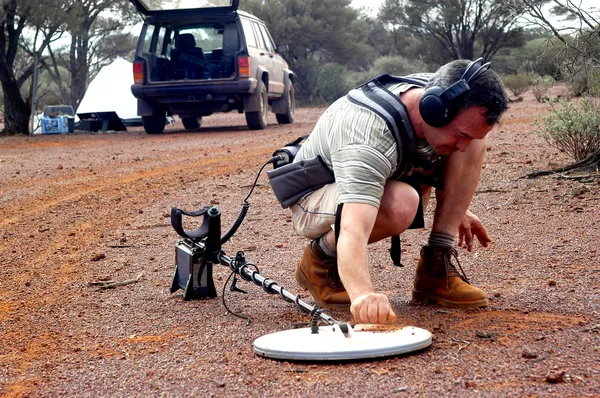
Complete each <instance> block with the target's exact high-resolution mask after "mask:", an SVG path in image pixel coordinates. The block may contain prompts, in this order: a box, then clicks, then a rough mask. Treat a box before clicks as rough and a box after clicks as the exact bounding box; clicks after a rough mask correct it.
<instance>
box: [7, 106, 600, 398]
mask: <svg viewBox="0 0 600 398" xmlns="http://www.w3.org/2000/svg"><path fill="white" fill-rule="evenodd" d="M322 112H323V109H300V110H298V113H297V119H298V122H297V123H295V124H293V125H288V126H278V125H275V124H271V125H269V126H268V128H267V129H266V130H265V131H258V132H251V131H248V130H247V128H246V127H245V121H244V118H243V115H219V116H213V117H209V118H206V120H205V121H204V123H203V127H202V128H201V129H200V130H198V131H192V132H186V131H184V130H182V129H181V126H180V125H177V124H176V125H175V126H170V127H168V129H167V132H166V133H165V134H163V135H158V136H149V135H146V134H145V133H143V132H142V131H141V130H140V129H139V128H137V129H132V130H130V131H129V132H126V133H106V134H73V135H57V136H35V137H2V138H0V263H1V264H0V395H1V396H5V397H21V396H77V397H98V396H106V397H108V396H110V397H118V396H200V395H206V396H267V395H269V396H270V395H281V396H317V395H318V396H461V397H463V396H503V397H504V396H515V397H517V396H518V397H521V396H559V397H563V396H578V397H580V396H600V338H599V336H600V335H599V332H600V314H599V311H600V282H599V280H600V246H599V242H600V216H599V210H600V189H599V188H600V186H599V185H598V182H599V179H598V178H596V179H595V180H594V182H593V183H591V184H590V183H587V184H583V183H581V182H579V181H576V180H570V179H564V178H557V176H553V177H542V178H538V179H533V180H531V179H523V178H522V177H523V176H524V175H525V174H527V173H528V172H531V171H534V170H538V169H547V168H551V167H555V166H558V165H562V164H567V163H569V159H568V158H567V157H566V156H565V155H564V154H562V153H559V152H558V151H557V150H555V149H552V148H550V147H549V145H548V144H546V143H545V142H544V141H543V140H542V139H541V138H539V137H538V136H536V135H535V134H533V132H532V131H533V129H534V127H533V123H532V121H533V117H534V116H536V115H540V114H545V113H548V112H549V108H548V105H545V104H538V103H537V102H535V100H534V99H533V97H532V96H531V95H526V96H525V100H524V101H523V102H520V103H515V104H513V105H512V108H511V110H510V111H509V112H508V114H507V115H506V116H505V118H504V121H503V123H502V125H500V126H498V127H497V128H496V129H495V130H494V131H493V132H492V134H491V141H490V146H489V151H488V154H487V155H488V156H487V160H486V165H485V168H484V170H483V177H482V180H481V182H480V184H479V188H478V191H477V194H476V196H475V198H474V201H473V204H472V207H471V210H472V211H473V212H474V213H476V214H477V215H479V216H480V218H481V219H482V221H483V222H484V224H485V225H486V226H487V228H488V231H489V232H490V234H491V236H492V237H493V239H494V243H493V244H492V245H491V247H490V248H488V249H483V248H480V247H477V248H476V249H475V250H474V252H473V253H468V252H466V250H464V249H461V250H460V258H461V262H462V265H463V268H464V269H465V271H466V272H467V274H468V275H469V276H470V278H471V279H472V282H473V283H474V284H475V285H477V286H479V287H481V288H483V289H484V290H486V291H487V292H488V294H489V295H490V297H491V299H492V300H491V303H490V306H489V307H488V308H487V309H482V310H456V309H447V308H443V307H438V306H419V305H413V304H411V303H410V292H411V282H412V278H413V274H414V271H415V266H416V259H417V256H418V250H419V248H420V245H421V243H422V242H423V241H425V240H426V239H427V236H428V231H427V230H426V229H425V230H419V231H410V232H408V233H406V234H405V236H404V237H403V249H404V253H403V262H404V263H405V264H406V267H405V268H403V269H396V268H395V267H394V266H393V265H392V264H391V261H390V260H389V257H388V254H387V249H388V243H387V242H385V243H379V244H376V245H374V246H373V247H372V250H371V252H370V260H371V268H372V275H373V279H374V282H375V285H376V288H377V289H380V290H381V291H385V292H387V293H388V294H389V295H390V299H391V301H392V304H393V306H394V309H395V311H396V313H397V314H398V325H405V324H410V325H414V326H418V327H422V328H426V329H429V330H431V331H432V332H433V333H434V340H433V344H432V345H431V347H430V348H428V349H426V350H424V351H422V352H419V353H416V354H414V355H410V356H401V357H395V358H389V359H385V360H379V361H362V362H350V363H345V364H315V363H312V364H311V363H309V364H307V363H288V362H278V361H273V360H269V359H264V358H261V357H258V356H256V355H254V354H253V351H252V342H253V340H254V339H255V338H257V337H259V336H262V335H264V334H267V333H270V332H275V331H280V330H285V329H290V328H292V327H293V326H294V325H295V324H297V323H301V322H306V321H307V320H308V317H307V316H306V315H305V314H303V313H301V312H300V311H298V310H297V309H296V308H295V307H294V306H293V305H290V304H287V303H285V302H283V301H282V300H281V299H278V298H277V297H275V296H269V295H266V294H264V293H263V292H262V290H261V289H260V288H258V287H255V286H254V285H250V284H248V283H246V282H241V283H239V284H238V285H239V286H240V287H241V288H242V289H245V290H248V291H249V293H250V294H248V295H247V296H244V295H241V294H233V293H230V294H228V295H227V300H228V303H229V305H230V307H232V308H233V309H235V310H236V311H239V312H242V313H244V314H247V315H250V316H251V317H252V319H253V321H252V323H251V324H250V325H249V326H246V325H245V323H244V321H242V320H240V319H238V318H235V317H233V316H231V315H230V314H228V313H227V312H226V310H225V309H224V307H223V305H222V303H221V301H220V299H212V300H203V301H192V302H184V301H183V299H182V294H181V291H179V292H177V293H175V294H173V295H171V294H169V286H170V283H171V277H172V274H173V271H174V245H175V243H176V241H177V235H176V234H175V232H174V231H173V229H172V228H171V226H170V220H169V212H170V209H171V207H173V206H176V207H180V208H184V209H187V210H197V209H199V208H201V207H202V206H204V205H207V204H213V205H216V206H218V207H219V208H220V209H221V211H222V212H223V218H224V220H223V225H224V226H228V225H230V223H231V222H232V221H233V219H234V218H235V217H236V216H237V213H238V210H239V205H240V204H241V202H242V201H243V199H244V198H245V196H246V194H247V193H248V186H249V184H251V183H252V181H253V179H254V176H255V173H256V171H257V169H258V166H260V165H261V164H262V162H263V161H265V160H266V159H267V158H268V157H269V156H270V154H271V153H272V152H273V150H274V149H276V148H278V147H279V146H280V145H282V144H284V143H286V142H287V141H289V140H291V139H293V138H295V137H297V136H299V135H302V134H306V133H309V132H310V130H311V128H312V126H313V125H314V123H315V121H316V119H317V118H318V116H319V115H320V114H321V113H322ZM270 121H271V123H274V117H273V116H272V115H271V120H270ZM260 183H261V186H259V187H258V188H257V189H256V190H255V193H254V195H253V196H252V197H251V199H250V202H251V203H252V206H251V208H250V212H249V214H248V216H247V218H246V221H245V222H244V224H243V225H242V227H241V228H240V230H239V231H238V233H237V234H236V235H235V236H234V238H233V239H232V241H231V242H229V243H227V244H226V245H225V246H224V247H223V249H224V250H225V251H226V252H227V254H229V255H234V254H235V252H236V251H237V250H244V251H245V252H246V255H247V257H248V259H249V260H253V261H256V262H257V263H258V264H259V265H260V266H261V272H262V273H263V274H264V275H265V276H269V277H271V278H273V279H275V280H276V281H277V282H279V284H280V285H281V286H284V287H286V288H288V290H290V291H291V292H294V293H297V292H298V293H299V292H300V291H299V289H298V287H297V285H296V283H295V281H294V279H293V270H294V267H295V264H296V262H297V260H298V259H299V257H300V255H301V253H302V250H303V248H304V246H305V244H306V241H305V240H304V238H302V237H298V236H295V235H294V234H293V231H292V228H291V225H290V223H289V222H290V219H289V216H288V215H287V213H286V211H284V210H282V209H281V208H280V207H279V206H278V204H277V203H276V201H275V198H274V196H273V195H272V193H271V192H270V190H269V188H268V184H267V183H266V178H265V177H264V176H263V177H261V180H260ZM431 216H432V214H431V206H430V210H429V212H428V213H427V216H426V219H427V221H428V222H429V224H430V221H431ZM94 260H96V261H94ZM141 272H143V273H144V274H143V276H142V278H141V280H140V281H139V282H138V283H135V284H130V285H127V286H121V287H117V288H115V289H111V290H99V289H98V288H97V287H96V286H92V285H90V284H89V283H90V282H92V281H99V280H106V279H112V280H117V281H121V280H126V279H131V278H135V277H136V276H137V275H138V274H140V273H141ZM214 273H215V283H216V285H217V290H218V293H219V296H220V295H221V289H222V287H223V283H224V282H225V280H226V278H227V276H228V270H227V269H226V268H225V267H220V268H216V269H215V271H214ZM302 294H303V295H304V297H306V295H305V293H304V292H302ZM332 315H333V316H334V317H336V318H339V319H349V317H350V316H349V314H347V313H345V312H335V313H333V314H332ZM479 336H489V338H482V337H479ZM563 372H564V373H563Z"/></svg>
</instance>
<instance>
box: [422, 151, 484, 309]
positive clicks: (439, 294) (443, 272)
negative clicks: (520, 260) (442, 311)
mask: <svg viewBox="0 0 600 398" xmlns="http://www.w3.org/2000/svg"><path fill="white" fill-rule="evenodd" d="M486 147H487V140H485V139H484V140H475V141H472V142H471V144H470V145H469V147H468V148H467V150H466V151H465V152H453V153H452V154H451V155H449V156H448V159H447V160H446V163H445V165H444V170H443V175H442V181H443V185H444V191H441V190H437V191H436V199H437V205H436V209H435V215H434V220H433V226H432V228H431V235H430V238H429V242H428V245H426V246H424V247H423V249H422V250H421V260H420V261H419V264H418V265H417V275H416V277H415V287H414V290H413V298H414V299H415V300H417V301H421V302H426V301H437V302H438V303H439V304H442V305H448V306H456V307H482V306H486V305H487V304H488V300H487V296H486V294H485V292H483V291H482V290H481V289H478V288H476V287H474V286H472V285H470V284H469V283H468V281H467V279H466V276H464V274H462V273H460V272H458V270H457V269H456V267H455V265H454V264H453V263H452V262H451V257H455V259H456V261H458V260H457V257H456V256H457V252H456V249H455V248H454V238H455V236H456V235H457V233H458V228H459V226H460V223H461V222H462V220H463V218H464V215H465V213H466V212H467V210H468V208H469V205H470V204H471V200H472V199H473V195H474V193H475V189H476V187H477V183H478V181H479V177H480V174H481V167H482V165H483V160H484V157H485V151H486ZM459 268H460V267H459Z"/></svg>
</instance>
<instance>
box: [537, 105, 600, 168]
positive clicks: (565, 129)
mask: <svg viewBox="0 0 600 398" xmlns="http://www.w3.org/2000/svg"><path fill="white" fill-rule="evenodd" d="M552 112H553V115H550V116H544V117H542V118H541V119H538V118H535V119H534V123H535V125H536V126H537V127H538V128H539V129H540V130H539V131H537V133H538V134H539V135H541V136H542V137H544V139H545V140H546V141H547V142H548V143H549V144H550V145H551V146H553V147H555V148H557V149H559V150H560V151H564V152H566V153H567V154H568V155H570V156H571V157H572V158H573V159H575V160H582V159H584V158H585V157H586V156H588V155H589V154H591V153H595V152H597V151H600V106H599V104H598V100H596V99H594V98H592V97H590V96H586V97H584V98H582V100H581V103H580V104H579V105H577V104H575V103H569V102H567V101H565V100H560V101H559V103H558V104H557V105H552Z"/></svg>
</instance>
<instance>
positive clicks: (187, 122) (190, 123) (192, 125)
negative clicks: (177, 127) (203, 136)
mask: <svg viewBox="0 0 600 398" xmlns="http://www.w3.org/2000/svg"><path fill="white" fill-rule="evenodd" d="M181 122H182V123H183V127H185V128H186V130H193V129H199V128H200V123H201V122H202V118H201V117H183V118H181Z"/></svg>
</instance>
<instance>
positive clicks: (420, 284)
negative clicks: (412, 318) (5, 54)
mask: <svg viewBox="0 0 600 398" xmlns="http://www.w3.org/2000/svg"><path fill="white" fill-rule="evenodd" d="M451 257H454V258H455V259H456V262H457V264H458V268H459V269H460V272H459V271H458V270H457V269H456V266H455V265H454V264H452V262H451V261H450V260H451ZM412 296H413V300H414V301H416V302H420V303H427V302H430V301H433V302H437V303H438V304H440V305H444V306H447V307H459V308H468V307H487V305H488V298H487V295H486V294H485V292H484V291H483V290H481V289H479V288H477V287H475V286H473V285H471V284H470V283H469V280H468V279H467V277H466V275H465V273H464V271H463V270H462V267H461V266H460V263H459V262H458V253H457V252H456V249H455V248H453V247H449V246H429V245H426V246H423V248H422V249H421V259H420V260H419V263H418V265H417V274H416V275H415V281H414V289H413V293H412Z"/></svg>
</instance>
